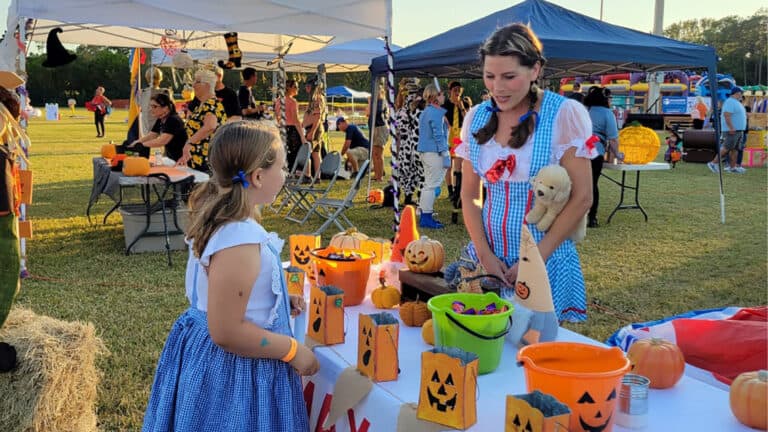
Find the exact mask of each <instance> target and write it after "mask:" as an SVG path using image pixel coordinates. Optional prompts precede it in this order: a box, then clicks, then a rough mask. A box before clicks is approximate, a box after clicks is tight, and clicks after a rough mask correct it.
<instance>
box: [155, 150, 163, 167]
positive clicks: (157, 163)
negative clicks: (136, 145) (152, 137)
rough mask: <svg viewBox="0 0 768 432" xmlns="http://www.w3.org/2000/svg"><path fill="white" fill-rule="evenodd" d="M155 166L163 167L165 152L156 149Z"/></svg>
mask: <svg viewBox="0 0 768 432" xmlns="http://www.w3.org/2000/svg"><path fill="white" fill-rule="evenodd" d="M155 166H163V151H162V150H160V149H159V148H157V149H155Z"/></svg>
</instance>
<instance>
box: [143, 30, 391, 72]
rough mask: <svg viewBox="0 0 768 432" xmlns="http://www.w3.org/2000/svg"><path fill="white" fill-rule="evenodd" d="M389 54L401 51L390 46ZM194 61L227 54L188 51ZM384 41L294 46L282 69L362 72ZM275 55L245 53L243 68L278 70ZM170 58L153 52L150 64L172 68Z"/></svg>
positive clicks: (159, 51)
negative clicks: (303, 48) (298, 51)
mask: <svg viewBox="0 0 768 432" xmlns="http://www.w3.org/2000/svg"><path fill="white" fill-rule="evenodd" d="M391 49H392V51H396V50H398V49H400V47H399V46H396V45H391ZM188 53H189V55H190V56H191V57H192V59H193V60H195V61H198V62H200V63H216V62H217V61H218V60H222V59H226V58H227V52H226V51H225V50H222V51H213V50H189V51H188ZM385 53H386V51H385V50H384V41H383V40H382V39H379V38H369V39H360V40H355V41H350V42H343V43H336V41H335V40H334V42H333V43H331V44H330V45H328V46H326V47H324V48H322V49H319V50H317V51H312V52H307V53H303V54H294V50H293V47H292V48H291V50H290V51H289V53H288V55H286V56H285V58H284V62H285V70H286V71H289V72H304V73H310V72H315V71H317V66H318V65H320V64H325V69H326V72H327V73H338V72H364V71H367V70H368V67H369V65H370V63H371V60H373V59H374V58H376V57H378V56H381V55H384V54H385ZM274 59H275V55H274V54H259V53H251V52H247V51H244V52H243V60H242V67H243V68H246V67H252V68H254V69H256V70H261V71H274V70H277V64H276V62H274V61H273V60H274ZM172 60H173V59H172V58H171V57H170V56H169V55H167V54H166V53H165V52H164V51H163V50H162V49H159V48H158V49H155V50H153V51H152V64H153V65H155V66H173V61H172Z"/></svg>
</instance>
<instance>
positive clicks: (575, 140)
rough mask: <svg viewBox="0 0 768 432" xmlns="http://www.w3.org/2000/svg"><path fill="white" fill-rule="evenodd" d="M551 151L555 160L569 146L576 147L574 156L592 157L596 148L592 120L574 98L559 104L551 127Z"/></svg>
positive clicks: (595, 153) (558, 158)
mask: <svg viewBox="0 0 768 432" xmlns="http://www.w3.org/2000/svg"><path fill="white" fill-rule="evenodd" d="M553 129H554V130H553V132H554V133H553V137H554V139H553V140H552V151H553V153H554V154H555V156H556V158H557V160H558V161H559V160H560V158H561V157H562V156H563V154H565V152H566V151H568V149H570V148H571V147H576V157H582V158H586V159H592V158H594V157H596V156H597V149H596V148H595V145H594V143H593V142H591V141H590V138H591V137H592V120H591V119H590V118H589V112H588V111H587V109H586V108H585V107H584V105H582V104H581V102H579V101H577V100H575V99H566V100H565V101H564V102H563V104H562V105H561V106H560V111H559V112H558V113H557V117H556V119H555V125H554V128H553Z"/></svg>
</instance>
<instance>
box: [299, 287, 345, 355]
mask: <svg viewBox="0 0 768 432" xmlns="http://www.w3.org/2000/svg"><path fill="white" fill-rule="evenodd" d="M308 307H309V325H308V328H307V337H310V338H312V339H314V340H315V341H317V342H319V343H320V344H322V345H333V344H340V343H344V291H342V290H340V289H339V288H336V287H334V286H323V287H314V288H312V289H311V291H310V295H309V305H308Z"/></svg>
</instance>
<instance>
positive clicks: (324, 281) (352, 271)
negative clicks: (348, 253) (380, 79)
mask: <svg viewBox="0 0 768 432" xmlns="http://www.w3.org/2000/svg"><path fill="white" fill-rule="evenodd" d="M326 252H327V251H326V249H325V248H320V249H314V250H313V251H312V252H310V255H311V256H312V271H313V273H314V274H315V281H316V283H317V285H318V286H324V285H333V286H335V287H337V288H339V289H341V290H343V291H344V306H356V305H359V304H360V303H362V302H363V299H364V298H365V286H366V284H367V283H368V275H369V274H370V272H371V261H373V257H374V255H373V254H370V253H365V252H359V251H355V254H357V255H358V256H357V257H355V258H352V259H337V258H327V257H326V256H327V255H328V254H327V253H326Z"/></svg>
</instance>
